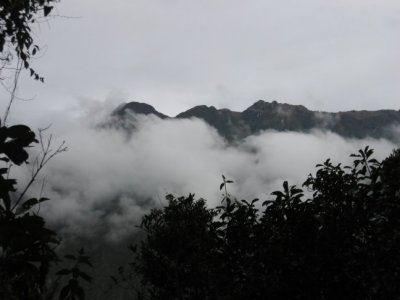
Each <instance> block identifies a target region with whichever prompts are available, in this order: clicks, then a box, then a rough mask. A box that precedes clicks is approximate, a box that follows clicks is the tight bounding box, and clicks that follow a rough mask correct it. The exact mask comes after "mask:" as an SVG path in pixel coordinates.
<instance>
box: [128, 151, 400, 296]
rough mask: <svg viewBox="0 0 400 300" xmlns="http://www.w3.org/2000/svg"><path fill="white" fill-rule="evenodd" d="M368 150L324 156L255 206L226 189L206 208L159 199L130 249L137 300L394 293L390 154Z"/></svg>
mask: <svg viewBox="0 0 400 300" xmlns="http://www.w3.org/2000/svg"><path fill="white" fill-rule="evenodd" d="M372 154H373V150H372V149H369V148H368V147H366V148H365V149H362V150H360V151H359V152H358V153H357V154H353V155H352V157H353V158H354V161H353V164H352V165H351V166H345V167H343V166H342V165H341V164H334V163H333V162H331V161H330V160H329V159H328V160H326V161H325V162H324V163H323V164H320V165H317V170H316V173H315V175H311V174H310V175H309V176H308V178H307V180H306V181H305V182H304V184H303V187H304V188H305V189H306V192H304V191H303V189H301V188H297V187H296V186H290V185H289V184H288V183H287V182H284V183H283V190H282V191H276V192H273V193H272V195H273V196H274V198H273V199H269V200H266V201H263V202H262V205H261V203H259V200H258V199H254V200H253V201H250V202H249V201H245V200H242V201H238V200H236V199H232V198H231V196H230V195H229V194H228V191H227V190H225V194H224V197H223V203H222V205H221V206H220V207H218V208H216V209H211V208H207V206H206V204H205V201H204V200H202V199H200V200H195V199H194V196H193V195H190V196H189V197H186V198H185V197H181V198H175V197H173V196H168V198H167V199H168V205H167V206H166V207H164V208H162V209H155V210H153V211H152V212H151V213H149V214H148V215H146V216H145V217H144V218H143V222H142V228H143V229H144V232H145V233H146V238H145V239H144V240H143V241H142V243H141V244H140V245H138V246H137V247H132V248H131V250H132V251H134V253H135V260H134V262H133V263H132V264H131V269H132V270H133V272H135V274H136V275H137V278H141V282H142V284H143V285H144V286H146V287H147V291H148V294H147V298H149V299H399V298H400V287H399V285H398V281H399V279H400V278H399V276H400V275H399V274H400V252H399V251H398V246H399V245H400V223H399V222H400V184H399V181H398V178H399V175H400V173H399V171H400V151H399V150H395V151H394V152H393V153H392V154H391V155H390V156H389V157H388V158H387V159H385V160H384V161H383V162H382V163H380V162H378V161H377V160H376V159H374V158H372ZM227 183H228V181H227V180H226V178H223V183H222V184H221V189H222V188H224V187H225V188H226V184H227ZM305 195H309V196H308V197H306V196H305Z"/></svg>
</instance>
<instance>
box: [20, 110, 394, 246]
mask: <svg viewBox="0 0 400 300" xmlns="http://www.w3.org/2000/svg"><path fill="white" fill-rule="evenodd" d="M105 107H108V106H107V105H105ZM93 109H94V108H93V107H92V108H91V107H89V108H87V109H86V113H87V114H83V115H82V114H81V115H77V114H75V116H74V117H70V118H69V119H68V118H64V121H62V122H60V123H59V124H58V126H59V127H58V132H61V134H59V136H58V139H60V140H66V141H67V144H68V147H69V150H68V151H67V152H66V153H63V154H61V155H59V156H57V157H56V158H54V160H53V161H51V162H50V163H49V165H48V166H47V167H46V170H45V172H44V175H45V176H46V186H45V189H44V192H43V194H44V195H45V196H46V197H48V198H50V199H51V201H49V202H48V203H47V204H46V205H43V206H42V207H41V211H42V213H43V214H44V215H45V216H46V219H47V220H48V221H49V222H50V223H51V224H52V226H55V227H56V228H58V230H59V232H61V235H63V236H66V237H68V236H74V235H76V234H78V235H80V236H103V237H104V238H105V240H107V241H118V240H119V239H121V238H124V237H127V236H129V235H130V234H132V233H134V232H135V231H136V230H137V228H136V225H138V224H140V220H141V216H142V215H143V214H144V213H146V212H148V211H149V210H150V209H151V208H154V207H160V206H161V205H163V204H164V203H165V195H166V194H169V193H172V194H175V195H177V196H181V195H188V194H189V193H195V194H196V197H203V198H205V199H207V201H208V203H209V205H210V206H215V205H218V204H219V203H220V200H221V192H220V191H219V189H218V188H219V184H220V183H221V175H222V174H224V175H225V176H226V177H228V178H229V179H232V180H234V184H232V185H230V186H229V192H230V194H231V195H232V196H234V197H237V198H239V199H252V198H256V197H257V198H261V199H267V198H268V197H270V196H269V194H270V193H271V192H272V191H274V190H276V189H279V188H280V187H281V185H282V182H283V181H284V180H288V181H289V183H290V184H296V185H301V184H302V183H303V182H304V180H305V179H306V177H307V175H308V174H309V173H310V172H313V171H314V170H315V168H314V167H315V165H316V164H317V163H320V162H322V161H324V160H325V159H327V158H332V160H333V161H337V162H344V163H350V162H351V160H350V158H349V155H350V154H351V153H354V152H356V151H357V150H358V149H359V148H361V147H365V146H366V145H369V146H371V147H372V148H374V149H375V150H376V152H375V153H376V157H378V158H380V159H382V158H384V157H385V156H387V155H388V154H389V153H390V152H391V150H392V149H393V148H395V147H396V145H394V144H393V143H391V142H389V141H386V140H373V139H364V140H353V139H344V138H342V137H340V136H338V135H336V134H333V133H323V132H319V131H315V132H313V133H312V134H304V133H294V132H274V131H266V132H263V133H262V134H260V135H257V136H251V137H249V138H247V139H246V140H244V141H242V142H240V143H239V144H238V145H236V146H232V145H228V144H227V143H226V142H225V141H224V140H223V139H222V138H221V137H220V136H219V135H218V134H217V132H216V131H215V130H214V129H213V128H211V127H210V126H208V125H207V124H205V123H204V122H202V121H200V120H197V119H192V120H160V119H158V118H156V117H151V116H150V117H148V116H147V117H145V116H138V117H137V118H136V121H135V122H136V123H135V124H136V130H135V131H134V132H133V133H132V135H130V136H128V135H127V134H126V133H124V132H122V131H118V130H116V129H99V128H98V127H96V126H94V123H97V122H98V118H95V117H90V116H102V115H107V114H106V113H100V112H97V113H96V114H95V115H94V114H93ZM95 109H96V110H98V107H97V108H95ZM66 115H73V114H66ZM20 175H21V174H20ZM22 175H23V174H22ZM25 176H28V174H26V175H25ZM40 189H41V184H40V182H38V184H37V186H35V187H34V188H33V189H32V191H31V192H32V196H37V195H38V194H39V193H40Z"/></svg>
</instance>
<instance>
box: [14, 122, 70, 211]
mask: <svg viewBox="0 0 400 300" xmlns="http://www.w3.org/2000/svg"><path fill="white" fill-rule="evenodd" d="M46 129H47V128H46ZM46 129H39V143H40V146H41V154H39V155H38V156H37V157H36V159H35V167H34V169H33V170H32V176H31V179H30V180H29V182H28V184H27V185H26V186H25V188H24V190H23V191H22V193H21V194H20V196H19V197H18V199H17V201H16V202H15V204H14V205H13V207H12V208H11V210H14V209H15V208H16V207H17V206H18V204H19V203H20V202H21V200H22V198H23V197H24V196H25V194H26V192H27V191H28V190H29V188H30V187H31V185H32V184H33V183H34V182H35V180H36V177H37V176H38V174H39V172H40V171H41V170H42V169H43V167H44V166H45V165H46V164H47V163H48V162H49V161H50V160H51V159H52V158H53V157H54V156H56V155H58V154H60V153H62V152H65V151H67V149H68V148H67V147H66V146H65V141H63V142H62V143H61V144H60V145H59V146H58V148H57V149H56V150H53V149H51V148H50V147H51V142H52V135H50V137H49V138H48V139H47V142H46V143H45V142H44V139H43V134H42V132H43V131H44V130H46ZM40 155H41V156H40Z"/></svg>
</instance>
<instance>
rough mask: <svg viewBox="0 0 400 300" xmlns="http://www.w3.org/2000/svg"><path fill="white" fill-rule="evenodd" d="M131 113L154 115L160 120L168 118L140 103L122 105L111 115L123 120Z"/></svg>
mask: <svg viewBox="0 0 400 300" xmlns="http://www.w3.org/2000/svg"><path fill="white" fill-rule="evenodd" d="M132 113H133V114H141V115H155V116H157V117H159V118H161V119H166V118H168V116H166V115H164V114H162V113H160V112H158V111H156V110H155V108H154V107H153V106H151V105H149V104H147V103H141V102H129V103H126V104H122V105H121V106H120V107H118V108H117V109H116V110H114V112H113V113H112V115H113V116H118V117H122V118H124V117H126V116H127V115H129V114H132Z"/></svg>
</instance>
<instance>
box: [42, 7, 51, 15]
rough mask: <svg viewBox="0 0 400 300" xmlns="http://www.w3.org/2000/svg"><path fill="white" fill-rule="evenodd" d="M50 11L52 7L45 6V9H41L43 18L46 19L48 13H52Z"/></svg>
mask: <svg viewBox="0 0 400 300" xmlns="http://www.w3.org/2000/svg"><path fill="white" fill-rule="evenodd" d="M52 9H53V6H45V7H43V13H44V16H45V17H47V16H48V15H49V14H50V12H51V11H52Z"/></svg>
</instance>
